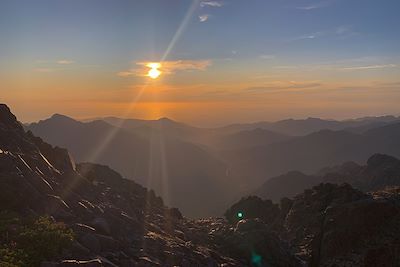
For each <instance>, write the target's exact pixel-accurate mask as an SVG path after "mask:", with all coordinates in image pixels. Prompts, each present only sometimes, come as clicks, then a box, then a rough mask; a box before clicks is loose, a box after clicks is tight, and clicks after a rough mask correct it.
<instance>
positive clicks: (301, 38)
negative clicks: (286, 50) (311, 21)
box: [291, 32, 325, 41]
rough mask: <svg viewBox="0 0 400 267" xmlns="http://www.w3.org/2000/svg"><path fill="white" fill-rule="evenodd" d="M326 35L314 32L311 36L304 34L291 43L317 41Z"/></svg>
mask: <svg viewBox="0 0 400 267" xmlns="http://www.w3.org/2000/svg"><path fill="white" fill-rule="evenodd" d="M324 34H325V33H324V32H314V33H310V34H303V35H300V36H298V37H296V38H293V39H292V40H291V41H299V40H312V39H316V38H318V37H321V36H323V35H324Z"/></svg>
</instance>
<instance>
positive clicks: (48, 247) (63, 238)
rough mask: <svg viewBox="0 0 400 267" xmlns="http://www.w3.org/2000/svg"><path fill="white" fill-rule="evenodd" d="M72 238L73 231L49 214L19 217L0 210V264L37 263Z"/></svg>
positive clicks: (6, 266) (8, 266) (7, 266)
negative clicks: (45, 215) (37, 216)
mask: <svg viewBox="0 0 400 267" xmlns="http://www.w3.org/2000/svg"><path fill="white" fill-rule="evenodd" d="M73 240H74V234H73V231H72V230H70V229H68V228H67V227H66V226H65V225H64V224H62V223H56V222H54V221H52V220H51V219H50V218H49V217H39V218H35V219H21V218H20V217H19V216H18V215H16V214H13V213H10V212H1V213H0V267H19V266H39V265H40V263H41V262H42V261H44V260H49V259H53V258H55V257H57V255H59V254H60V253H61V252H62V250H63V249H64V248H67V247H69V246H70V245H71V243H72V241H73Z"/></svg>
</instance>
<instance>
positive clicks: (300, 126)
mask: <svg viewBox="0 0 400 267" xmlns="http://www.w3.org/2000/svg"><path fill="white" fill-rule="evenodd" d="M399 121H400V118H398V117H394V116H381V117H365V118H359V119H353V120H343V121H336V120H324V119H319V118H307V119H299V120H297V119H287V120H281V121H277V122H255V123H247V124H233V125H228V126H225V127H222V128H220V131H224V132H230V133H233V132H238V131H243V130H254V129H256V128H261V129H266V130H270V131H273V132H277V133H282V134H285V135H289V136H302V135H307V134H311V133H313V132H317V131H321V130H333V131H339V130H349V131H354V132H356V133H361V132H363V131H365V130H367V129H371V128H374V127H379V126H382V125H386V124H391V123H395V122H399Z"/></svg>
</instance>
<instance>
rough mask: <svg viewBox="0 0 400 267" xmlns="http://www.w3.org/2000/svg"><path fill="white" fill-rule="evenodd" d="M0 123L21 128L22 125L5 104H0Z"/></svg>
mask: <svg viewBox="0 0 400 267" xmlns="http://www.w3.org/2000/svg"><path fill="white" fill-rule="evenodd" d="M0 123H1V124H4V125H6V126H7V127H12V128H18V129H22V126H21V125H20V124H19V122H18V121H17V117H15V115H14V114H13V113H11V110H10V108H9V107H8V106H7V105H5V104H0Z"/></svg>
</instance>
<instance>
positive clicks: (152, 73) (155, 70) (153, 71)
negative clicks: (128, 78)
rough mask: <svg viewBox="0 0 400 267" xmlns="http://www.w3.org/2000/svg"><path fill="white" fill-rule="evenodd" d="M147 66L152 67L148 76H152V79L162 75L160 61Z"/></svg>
mask: <svg viewBox="0 0 400 267" xmlns="http://www.w3.org/2000/svg"><path fill="white" fill-rule="evenodd" d="M146 66H147V67H149V68H150V70H149V72H148V73H147V76H148V77H150V78H152V79H157V78H158V77H160V75H161V73H162V72H161V71H160V70H158V69H159V68H161V64H160V63H156V62H153V63H149V64H147V65H146Z"/></svg>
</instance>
